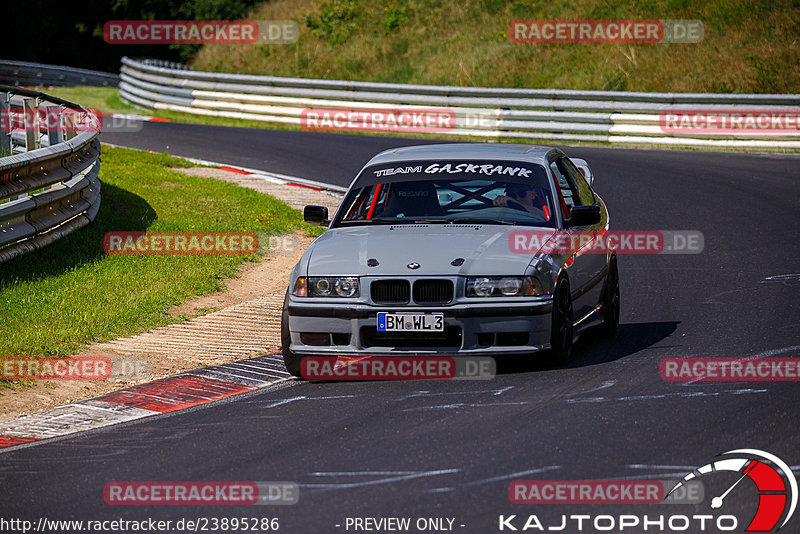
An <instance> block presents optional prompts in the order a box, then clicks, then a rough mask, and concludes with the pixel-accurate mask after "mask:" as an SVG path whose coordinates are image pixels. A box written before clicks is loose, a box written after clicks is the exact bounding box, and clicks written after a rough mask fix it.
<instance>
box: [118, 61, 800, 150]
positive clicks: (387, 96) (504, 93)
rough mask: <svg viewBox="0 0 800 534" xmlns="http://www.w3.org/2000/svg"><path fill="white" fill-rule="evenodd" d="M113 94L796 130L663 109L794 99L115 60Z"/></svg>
mask: <svg viewBox="0 0 800 534" xmlns="http://www.w3.org/2000/svg"><path fill="white" fill-rule="evenodd" d="M119 92H120V97H121V98H122V99H123V100H125V101H127V102H129V103H131V104H134V105H137V106H141V107H145V108H150V109H168V110H173V111H180V112H184V113H193V114H198V115H213V116H222V117H232V118H239V119H249V120H260V121H265V122H277V123H286V124H295V125H300V124H302V123H301V117H302V113H303V110H304V109H307V108H326V109H340V110H354V111H358V110H365V109H369V110H375V109H389V108H391V109H404V108H407V109H411V108H419V107H420V106H430V107H436V108H447V109H448V110H450V111H452V112H453V114H454V116H455V128H452V129H448V130H447V131H444V132H438V133H440V134H445V135H447V134H451V135H461V136H476V137H483V138H521V139H551V140H564V141H600V142H610V143H616V144H626V143H627V144H653V145H679V146H715V147H726V146H728V147H751V148H759V147H761V148H776V147H783V148H791V149H796V148H800V129H798V128H794V129H784V130H781V131H778V132H775V131H755V130H742V131H736V132H730V133H725V132H719V131H715V132H710V133H709V132H705V133H704V132H696V131H691V132H679V133H671V132H670V133H666V132H665V131H664V130H663V129H662V128H661V124H660V119H661V117H660V114H661V113H663V112H666V111H670V110H687V109H688V110H698V109H702V110H707V111H708V110H720V111H721V110H748V111H749V110H764V111H772V112H777V113H785V112H794V113H797V111H798V109H800V95H766V94H755V95H737V94H703V93H635V92H622V91H574V90H558V89H499V88H483V87H449V86H433V85H404V84H391V83H372V82H349V81H339V80H313V79H304V78H278V77H274V76H253V75H241V74H222V73H213V72H200V71H192V70H186V68H185V67H184V68H175V66H164V65H163V64H159V63H157V62H154V61H152V60H144V61H137V60H133V59H130V58H123V59H122V69H121V73H120V84H119Z"/></svg>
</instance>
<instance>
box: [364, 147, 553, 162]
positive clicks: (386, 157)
mask: <svg viewBox="0 0 800 534" xmlns="http://www.w3.org/2000/svg"><path fill="white" fill-rule="evenodd" d="M550 152H559V153H560V152H561V151H560V150H558V149H557V148H553V147H548V146H536V145H520V144H503V143H436V144H430V145H414V146H405V147H400V148H391V149H389V150H384V151H383V152H381V153H380V154H378V155H376V156H374V157H373V158H372V159H371V160H369V162H367V164H366V165H365V166H369V165H376V164H381V163H399V162H403V161H419V160H445V159H493V160H511V161H524V162H529V163H538V164H540V165H545V166H546V165H547V161H546V160H547V154H548V153H550Z"/></svg>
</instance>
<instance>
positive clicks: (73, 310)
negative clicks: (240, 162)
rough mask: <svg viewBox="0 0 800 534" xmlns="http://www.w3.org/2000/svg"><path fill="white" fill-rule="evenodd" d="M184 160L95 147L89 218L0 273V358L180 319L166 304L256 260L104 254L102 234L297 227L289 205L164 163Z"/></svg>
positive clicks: (55, 352)
mask: <svg viewBox="0 0 800 534" xmlns="http://www.w3.org/2000/svg"><path fill="white" fill-rule="evenodd" d="M187 166H191V164H190V163H188V162H186V161H184V160H181V159H177V158H173V157H170V156H166V155H163V154H152V153H147V152H143V151H138V150H131V149H123V148H109V147H104V148H103V154H102V166H101V172H100V177H101V179H102V181H103V185H102V204H101V208H100V212H99V213H98V215H97V218H96V220H95V221H94V222H93V223H92V224H91V225H89V226H87V227H86V228H83V229H81V230H79V231H77V232H75V233H73V234H71V235H69V236H67V237H65V238H64V239H62V240H60V241H57V242H56V243H54V244H53V245H51V246H48V247H46V248H44V249H42V250H41V251H39V252H38V253H35V254H30V255H27V256H23V257H21V258H18V259H16V260H14V261H11V262H9V263H5V264H3V266H2V270H0V301H2V306H0V356H68V355H71V354H74V353H75V352H76V351H78V350H79V349H80V348H81V347H83V346H86V345H88V344H90V343H95V342H100V341H105V340H109V339H113V338H117V337H121V336H128V335H131V334H134V333H136V332H141V331H146V330H150V329H152V328H156V327H158V326H162V325H165V324H169V323H173V322H176V321H180V320H181V318H176V317H173V316H172V315H171V314H170V312H169V310H170V308H171V307H172V306H175V305H177V304H180V303H181V302H184V301H186V300H188V299H189V298H191V297H194V296H197V295H201V294H205V293H210V292H213V291H216V290H220V289H222V288H223V287H224V279H225V278H229V277H231V276H234V275H235V274H236V271H237V267H238V266H239V265H240V264H241V263H242V262H244V261H254V260H256V259H257V258H256V257H255V256H108V255H106V254H105V253H104V251H103V235H104V234H105V233H106V232H109V231H214V232H223V231H251V232H268V233H282V232H287V231H291V230H293V229H296V228H301V227H304V226H307V225H305V224H304V223H303V222H302V216H301V214H300V212H299V211H297V210H294V209H292V208H290V207H289V206H288V205H286V204H285V203H283V202H282V201H280V200H277V199H275V198H273V197H271V196H269V195H265V194H262V193H258V192H256V191H253V190H250V189H245V188H243V187H239V186H237V185H234V184H230V183H227V182H224V181H221V180H215V179H212V178H202V177H190V176H187V175H185V174H183V173H180V172H176V171H172V170H170V167H187ZM6 385H8V383H6ZM0 387H2V386H0Z"/></svg>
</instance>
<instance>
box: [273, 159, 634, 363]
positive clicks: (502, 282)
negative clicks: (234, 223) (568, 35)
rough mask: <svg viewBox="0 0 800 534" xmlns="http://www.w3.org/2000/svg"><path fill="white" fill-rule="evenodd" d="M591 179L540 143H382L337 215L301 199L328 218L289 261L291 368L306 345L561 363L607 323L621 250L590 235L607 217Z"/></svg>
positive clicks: (611, 321)
mask: <svg viewBox="0 0 800 534" xmlns="http://www.w3.org/2000/svg"><path fill="white" fill-rule="evenodd" d="M593 179H594V177H593V175H592V172H591V170H590V169H589V166H588V165H587V163H586V162H585V161H583V160H580V159H570V158H568V157H567V156H566V155H565V154H564V153H563V152H562V151H561V150H558V149H556V148H548V147H539V146H526V145H517V144H508V145H504V144H435V145H423V146H410V147H404V148H398V149H392V150H387V151H385V152H381V153H380V154H378V155H376V156H375V157H373V158H372V159H371V160H370V161H369V162H368V163H367V164H366V166H365V167H364V168H363V169H362V170H361V171H360V172H359V173H358V175H357V176H356V178H355V179H354V180H353V182H352V184H351V185H350V188H349V189H348V191H347V193H346V195H345V197H344V199H343V201H342V202H341V204H340V205H339V208H338V209H337V210H336V213H335V214H334V216H333V218H332V219H330V218H329V215H328V210H327V208H325V207H321V206H306V207H305V210H304V218H305V220H306V222H308V223H310V224H317V225H322V226H326V227H327V230H326V231H325V232H324V233H323V234H322V235H321V236H320V237H318V238H317V239H316V240H315V241H314V242H313V243H312V244H311V245H310V246H309V247H308V249H307V250H306V251H305V254H304V255H303V257H302V258H301V259H300V261H299V263H298V264H297V265H296V266H295V267H294V269H293V270H292V273H291V279H290V281H289V288H288V290H287V293H286V299H285V301H284V306H283V316H282V321H281V342H282V352H283V357H284V361H285V364H286V368H287V370H288V371H289V372H290V373H291V374H293V375H295V376H301V362H302V359H303V358H304V357H306V356H312V355H313V356H350V357H353V356H395V355H397V356H420V357H424V356H443V355H448V356H472V355H475V356H478V355H479V356H493V357H495V358H501V357H503V356H504V355H520V354H531V355H533V354H536V353H542V354H543V357H547V358H549V359H550V361H551V362H552V363H554V364H561V363H563V362H565V361H566V360H567V359H568V358H569V357H570V355H571V353H572V346H573V343H574V341H575V340H576V339H577V337H578V336H579V335H581V333H582V332H584V331H586V329H587V328H589V327H595V326H596V327H599V328H601V329H602V330H603V331H604V332H605V333H606V334H607V335H614V334H615V332H616V329H617V325H618V323H619V277H618V274H617V259H616V254H615V253H614V251H613V250H611V249H609V250H604V251H602V252H601V253H598V252H597V251H596V250H595V249H593V248H592V244H593V241H594V239H595V237H597V236H600V235H602V234H603V233H604V232H605V231H607V230H608V228H609V224H608V222H609V219H608V212H607V210H606V206H605V204H604V203H603V200H602V199H601V198H600V197H599V196H598V195H597V194H596V193H595V192H594V191H593V189H592V183H593ZM576 235H577V236H580V238H579V239H576V238H575V236H576ZM564 236H567V237H568V239H567V240H566V241H565V240H564V239H563V238H564ZM556 241H558V243H559V244H558V245H555V246H554V243H555V242H556ZM564 243H568V245H567V246H563V245H564Z"/></svg>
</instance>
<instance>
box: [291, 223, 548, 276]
mask: <svg viewBox="0 0 800 534" xmlns="http://www.w3.org/2000/svg"><path fill="white" fill-rule="evenodd" d="M526 229H528V230H533V228H529V227H520V226H500V225H461V224H457V225H436V224H431V225H425V224H409V225H380V226H377V225H375V226H357V227H352V228H334V229H330V230H328V231H326V232H325V233H324V234H322V235H321V236H320V237H319V238H317V240H316V241H314V243H313V244H312V245H311V247H309V248H310V254H309V255H307V258H308V266H307V269H308V270H307V273H308V276H341V275H362V276H363V275H366V276H371V275H376V276H392V275H394V276H397V275H412V276H429V275H436V276H441V275H523V274H525V270H526V268H527V267H528V265H529V264H530V262H531V260H532V258H533V257H534V255H535V254H536V253H537V252H538V250H528V251H526V253H524V254H519V253H515V252H512V250H511V247H509V240H510V239H511V238H512V232H514V231H520V230H526ZM536 230H537V231H546V232H547V233H548V235H552V233H554V232H555V230H552V229H544V228H536ZM459 258H462V259H463V262H460V261H458V259H459ZM369 260H377V265H374V266H370V265H369V263H371V264H374V263H375V262H374V261H373V262H369ZM368 262H369V263H368ZM412 263H417V264H419V267H418V268H416V269H411V268H409V267H408V265H409V264H412Z"/></svg>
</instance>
